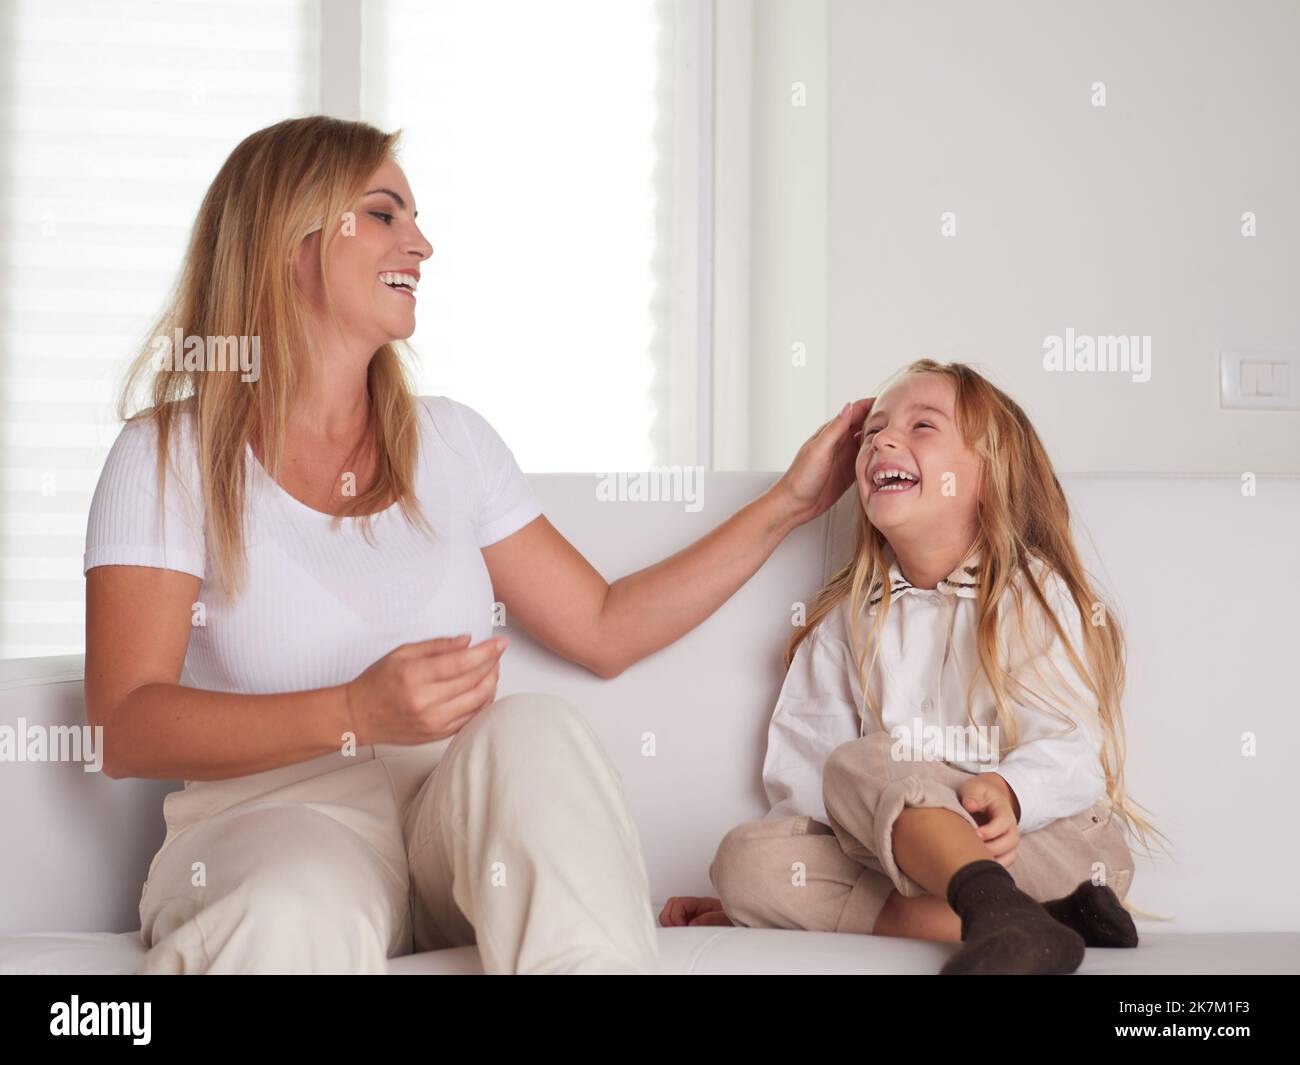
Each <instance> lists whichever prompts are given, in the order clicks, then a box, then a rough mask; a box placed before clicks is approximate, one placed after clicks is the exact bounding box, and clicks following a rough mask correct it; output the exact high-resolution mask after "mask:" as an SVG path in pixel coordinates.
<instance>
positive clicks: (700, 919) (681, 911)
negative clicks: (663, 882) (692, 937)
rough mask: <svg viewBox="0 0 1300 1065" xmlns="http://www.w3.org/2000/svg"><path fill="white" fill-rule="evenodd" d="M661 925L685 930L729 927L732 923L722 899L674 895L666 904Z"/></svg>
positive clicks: (660, 920) (661, 914)
mask: <svg viewBox="0 0 1300 1065" xmlns="http://www.w3.org/2000/svg"><path fill="white" fill-rule="evenodd" d="M659 923H660V924H661V925H663V927H665V928H683V927H685V926H686V925H715V924H722V925H729V924H731V923H732V921H731V918H730V917H728V916H727V914H726V911H724V910H723V908H722V900H721V899H710V898H696V897H695V896H693V895H674V896H673V897H672V898H671V899H669V900H668V901H667V903H665V904H664V908H663V912H662V913H660V914H659Z"/></svg>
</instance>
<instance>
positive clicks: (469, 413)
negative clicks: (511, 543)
mask: <svg viewBox="0 0 1300 1065" xmlns="http://www.w3.org/2000/svg"><path fill="white" fill-rule="evenodd" d="M451 406H452V409H453V410H454V411H455V412H456V415H457V416H458V417H459V419H460V422H461V425H462V426H463V427H464V429H465V433H466V435H467V436H468V437H469V442H470V447H471V449H472V451H473V453H474V459H475V462H476V464H477V467H478V474H479V485H478V514H477V519H476V525H477V528H478V545H479V547H487V546H489V545H490V544H494V543H496V542H497V541H498V540H504V539H505V538H506V537H507V536H509V535H510V534H511V533H514V532H518V531H519V530H520V529H522V528H523V527H524V526H525V525H527V524H528V523H529V522H530V521H532V520H533V519H534V518H536V517H538V516H539V515H540V514H541V513H542V507H541V504H540V503H539V502H538V501H537V496H536V494H535V493H534V492H533V488H532V485H530V484H529V483H528V478H527V477H525V476H524V472H523V470H521V469H520V468H519V463H517V462H516V461H515V456H514V453H513V452H512V451H511V450H510V448H508V447H507V446H506V442H505V441H504V440H502V439H501V437H500V435H499V434H498V433H497V431H496V430H495V429H493V428H492V426H491V425H489V424H488V421H487V419H486V418H484V417H483V415H481V414H479V413H478V411H476V410H474V409H473V408H472V407H468V406H466V405H465V404H464V403H457V402H456V401H454V400H452V401H451Z"/></svg>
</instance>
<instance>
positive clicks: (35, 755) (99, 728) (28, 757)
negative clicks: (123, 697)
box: [0, 717, 104, 773]
mask: <svg viewBox="0 0 1300 1065" xmlns="http://www.w3.org/2000/svg"><path fill="white" fill-rule="evenodd" d="M92 737H93V738H92ZM103 754H104V726H103V725H95V726H94V728H93V729H92V728H91V726H90V725H28V724H27V718H25V717H20V718H19V719H18V724H17V725H0V762H84V763H85V764H84V765H83V766H82V769H83V770H85V772H87V773H100V772H103V769H104V759H103Z"/></svg>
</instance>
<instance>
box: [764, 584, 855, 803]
mask: <svg viewBox="0 0 1300 1065" xmlns="http://www.w3.org/2000/svg"><path fill="white" fill-rule="evenodd" d="M841 607H842V604H841V605H840V606H839V607H837V608H836V610H835V611H832V613H831V614H829V615H828V616H827V617H825V618H823V619H822V621H821V622H820V623H819V624H818V625H817V626H816V627H815V628H814V629H813V630H812V632H810V633H809V634H808V635H807V636H806V637H804V639H803V640H802V642H800V644H799V647H798V649H797V650H796V651H795V655H794V660H793V661H792V662H791V663H790V669H789V671H788V672H787V673H786V676H785V683H784V684H783V685H782V686H781V693H780V695H779V696H777V701H776V709H775V711H774V712H773V714H772V722H771V725H770V726H769V728H768V738H767V754H766V756H765V757H764V760H763V790H764V791H765V792H766V794H767V798H768V802H770V803H771V807H772V808H771V810H770V811H769V812H768V814H767V817H766V818H765V820H775V819H777V818H781V817H795V816H800V815H807V816H810V817H812V818H813V819H814V820H816V821H821V822H822V823H823V824H825V823H826V806H825V803H824V801H823V799H822V770H823V769H824V768H825V765H826V760H827V759H828V758H829V757H830V756H831V753H832V752H833V751H834V750H835V749H836V748H837V747H839V746H841V745H843V744H845V743H849V742H851V741H852V740H856V739H857V738H858V736H859V735H860V731H861V720H862V719H861V712H862V711H861V707H862V690H861V685H860V684H859V683H858V672H857V665H856V663H855V662H854V661H853V655H852V654H851V653H850V651H849V647H848V644H847V643H846V642H845V640H844V639H843V638H842V636H840V635H839V626H838V625H837V624H836V622H837V621H838V618H839V615H838V611H839V610H840V609H841Z"/></svg>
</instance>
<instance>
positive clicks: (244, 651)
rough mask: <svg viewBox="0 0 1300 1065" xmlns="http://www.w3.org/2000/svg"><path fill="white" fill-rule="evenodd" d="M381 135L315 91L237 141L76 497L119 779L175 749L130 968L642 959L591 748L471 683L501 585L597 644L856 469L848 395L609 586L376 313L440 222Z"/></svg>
mask: <svg viewBox="0 0 1300 1065" xmlns="http://www.w3.org/2000/svg"><path fill="white" fill-rule="evenodd" d="M395 143H396V135H386V134H383V133H381V132H380V131H378V130H376V129H374V128H373V127H370V126H367V125H364V124H361V123H353V122H343V121H339V120H335V119H331V118H325V117H311V118H305V119H295V120H292V121H287V122H282V123H279V124H277V125H275V126H272V127H270V128H268V129H264V130H261V131H259V132H257V133H255V134H253V135H252V136H250V137H248V138H247V139H246V140H245V141H244V142H243V143H241V144H240V145H239V146H238V147H237V148H236V149H235V151H234V152H233V153H232V154H231V156H230V158H229V159H228V160H227V161H226V163H225V165H224V166H223V167H222V169H221V171H220V173H219V174H218V175H217V177H216V179H215V180H214V182H213V184H212V187H211V188H210V189H209V191H208V194H207V196H206V197H205V199H204V202H203V205H202V207H201V208H200V211H199V216H198V219H197V221H196V224H195V227H194V232H193V236H192V238H191V242H190V247H189V250H188V253H187V257H186V261H185V265H184V268H183V271H182V275H181V278H180V282H179V285H178V288H177V291H176V294H175V296H174V299H173V300H172V303H171V305H170V307H169V308H168V310H167V312H166V313H165V314H164V316H163V318H162V320H161V321H160V322H159V324H158V327H157V329H156V330H155V335H156V336H159V337H164V338H171V337H177V338H182V339H183V338H187V337H188V338H190V339H189V340H185V341H184V348H185V351H184V357H183V358H182V352H181V351H179V350H174V349H173V350H172V351H170V352H167V351H161V352H160V351H146V352H145V353H144V354H142V355H141V356H140V358H139V359H137V361H136V363H135V365H134V366H133V368H132V372H131V374H130V375H129V376H128V379H127V382H126V388H125V390H124V394H123V399H122V407H123V414H124V415H125V413H126V411H127V410H128V409H129V403H130V397H131V396H132V394H133V392H134V389H135V386H136V385H137V384H138V383H139V382H140V381H141V380H143V379H144V378H145V377H146V375H148V376H150V377H151V386H152V387H151V403H150V405H149V406H148V407H147V408H146V409H145V410H144V411H143V412H142V413H141V414H140V415H138V416H137V417H135V418H133V419H132V420H130V421H128V423H127V425H126V426H125V428H124V429H123V430H122V433H121V435H120V436H119V438H118V440H117V442H116V443H115V444H114V446H113V449H112V451H111V453H110V455H109V457H108V460H107V462H106V464H105V468H104V472H103V474H102V475H101V477H100V482H99V485H98V487H97V489H96V492H95V498H94V502H93V504H92V508H91V515H90V521H89V527H88V533H87V547H86V558H85V570H86V574H87V593H86V594H87V622H86V626H87V632H86V705H87V714H88V717H89V719H90V721H91V723H92V724H97V725H102V726H103V727H104V747H103V750H104V759H105V770H106V772H108V773H109V775H110V776H113V777H125V776H135V777H154V778H161V779H177V778H182V779H184V780H185V782H186V786H185V789H184V790H183V791H179V792H174V793H172V794H170V795H169V796H168V797H167V799H166V801H165V802H164V817H165V819H166V823H167V836H166V839H165V840H164V843H163V846H162V848H161V849H160V850H159V851H158V853H157V854H156V855H155V856H154V859H153V862H152V864H151V865H150V868H149V873H148V876H147V879H146V882H145V884H144V889H143V891H142V894H141V900H140V917H141V925H142V932H141V934H142V937H143V941H144V945H145V947H146V948H147V949H148V954H147V957H146V960H145V965H144V970H143V971H144V972H152V973H158V972H267V971H277V972H376V973H377V972H383V971H385V968H386V965H385V962H386V959H387V958H389V957H393V956H396V955H399V954H402V953H407V952H409V951H411V950H413V949H414V950H428V949H435V948H439V947H446V946H454V945H461V944H468V943H472V942H475V941H477V943H478V945H479V950H480V955H481V958H482V962H483V967H484V969H485V970H486V971H487V972H653V971H655V969H656V949H655V938H654V922H653V915H652V912H651V909H650V902H649V895H648V889H647V881H646V873H645V867H644V860H643V858H642V854H641V848H640V842H639V840H638V838H637V833H636V829H635V826H634V825H633V823H632V821H631V818H630V816H629V815H628V812H627V807H626V804H625V802H624V798H623V794H622V789H621V785H620V782H619V779H618V775H617V773H616V771H615V770H614V769H613V767H612V766H611V764H610V762H609V761H608V759H607V758H606V757H605V755H604V753H603V752H602V751H601V750H600V748H599V745H598V744H597V742H596V740H595V738H594V736H593V734H592V732H591V730H590V728H589V726H587V725H586V723H585V722H584V721H583V719H582V718H581V717H580V716H579V715H578V713H577V712H576V711H575V710H574V709H573V708H572V707H571V706H569V705H568V704H566V703H564V702H563V701H561V700H559V699H557V698H554V697H550V696H546V695H540V694H520V695H513V696H510V697H508V698H505V699H500V700H497V699H496V698H495V690H496V681H497V676H498V662H499V660H500V656H501V653H502V651H503V649H504V644H505V641H504V640H503V639H490V638H488V637H489V636H490V632H491V611H492V609H493V600H494V593H495V598H496V599H499V600H500V601H501V602H502V603H504V604H505V606H506V609H507V610H508V611H509V614H510V616H511V617H512V619H513V620H515V621H517V622H519V623H520V624H521V625H523V626H524V627H525V628H526V629H528V630H529V631H530V632H531V633H532V634H533V635H535V636H536V637H537V638H538V639H539V640H540V641H541V642H543V643H545V644H546V645H548V646H549V647H551V648H552V649H553V650H555V651H556V652H557V653H558V654H561V655H563V656H564V657H566V658H568V659H570V660H572V661H574V662H577V663H580V664H581V665H583V666H585V667H587V668H588V669H590V670H592V671H593V672H595V673H597V674H599V675H600V676H603V677H613V676H616V675H617V674H618V673H620V672H621V671H622V670H623V669H626V668H627V667H628V666H629V665H631V664H632V663H634V662H636V661H638V660H640V659H641V658H644V657H645V656H646V655H649V654H652V653H653V652H655V651H657V650H659V649H660V648H662V647H664V646H666V645H667V644H669V643H671V642H673V641H674V640H676V639H677V638H678V637H679V636H681V635H683V634H684V633H686V632H688V631H689V630H690V629H692V628H693V627H694V626H696V625H698V624H699V623H700V622H701V621H703V620H704V619H705V618H707V617H708V616H709V615H710V614H711V613H712V612H713V611H714V610H716V609H717V608H718V606H720V605H721V604H722V603H723V602H725V601H726V600H727V598H728V597H729V596H731V594H732V593H733V592H735V590H736V589H737V588H738V587H739V586H740V585H741V584H743V583H744V582H745V581H746V580H747V579H748V578H749V577H750V576H751V575H752V574H753V573H754V572H755V571H756V570H757V569H758V567H759V566H761V565H762V563H763V562H764V561H765V560H766V558H767V557H768V555H770V554H771V552H772V551H773V549H774V548H775V547H776V545H777V544H778V543H779V542H780V540H781V539H782V537H783V536H784V535H785V534H786V533H787V532H788V531H789V530H790V529H792V528H794V527H795V526H797V525H799V524H800V523H802V522H805V521H808V520H810V519H812V518H814V517H816V516H817V515H818V514H820V513H822V512H823V511H825V510H826V509H827V507H829V506H830V505H831V504H832V503H833V502H834V501H835V500H836V499H837V498H838V497H839V496H840V494H841V493H842V492H843V491H844V490H845V489H846V488H847V486H848V485H849V484H850V483H852V481H853V457H854V453H855V451H856V447H855V446H854V441H853V431H852V427H853V426H854V425H858V424H860V423H861V421H862V418H863V417H864V416H865V413H866V409H867V407H868V405H869V401H860V402H859V403H856V404H848V405H846V406H845V408H844V410H843V411H841V413H840V415H839V416H838V417H836V418H834V419H832V420H831V421H829V422H828V423H827V424H826V425H825V426H823V427H822V428H821V429H820V430H819V431H818V433H817V434H816V435H814V436H813V437H812V438H811V439H810V440H809V441H808V442H807V443H806V444H805V445H804V446H803V447H802V448H801V449H800V451H799V454H798V456H797V457H796V459H795V461H794V464H793V465H792V466H791V468H790V470H789V471H787V473H786V474H784V475H783V476H782V477H781V478H780V480H779V481H778V482H777V483H776V484H775V485H774V486H773V487H772V488H771V489H770V490H769V491H767V492H765V493H764V494H763V495H762V496H761V497H759V498H758V499H756V500H754V501H753V502H751V503H750V504H748V505H747V506H745V507H744V508H742V509H741V510H740V511H739V512H737V513H736V514H735V515H734V516H732V517H731V518H730V519H729V520H728V521H726V522H724V523H723V524H722V525H721V526H719V527H718V528H717V529H715V530H714V531H713V532H711V533H710V534H709V535H708V536H706V537H704V538H703V539H701V540H700V541H699V542H698V543H696V544H693V545H692V546H691V547H689V548H687V549H685V550H684V551H681V552H679V553H678V554H676V555H674V556H672V557H671V558H669V559H666V560H664V561H663V562H660V563H659V564H657V565H655V566H652V567H649V568H648V569H645V570H643V571H641V572H638V573H634V574H632V575H630V576H628V577H624V578H623V579H622V580H619V581H616V582H614V583H613V584H612V585H611V584H607V583H606V582H605V581H604V579H602V577H601V576H600V575H599V574H598V573H597V572H596V571H595V570H594V569H593V568H592V567H591V566H590V565H589V564H588V563H587V562H586V560H585V559H584V558H583V557H582V556H581V555H580V554H579V553H578V552H577V551H576V550H575V549H574V548H573V547H572V546H571V545H570V544H569V543H568V542H567V541H566V540H565V539H564V538H563V537H562V536H561V535H560V534H559V533H558V532H557V531H556V530H555V529H554V528H553V527H552V526H551V525H550V523H549V522H547V520H546V518H545V517H544V516H542V515H541V512H540V508H539V507H538V505H537V502H536V500H535V499H534V497H533V495H532V492H531V491H530V489H529V486H528V484H527V482H526V480H525V479H524V478H523V476H522V474H521V473H520V471H519V468H518V466H517V465H516V463H515V461H514V458H513V456H512V455H511V453H510V451H509V449H508V448H507V447H506V445H505V444H504V443H503V441H502V440H501V438H500V437H499V436H497V434H496V433H495V432H494V431H493V430H492V428H491V427H490V426H489V425H488V423H487V422H486V421H485V420H484V419H483V418H482V417H480V416H479V415H478V414H477V413H475V412H474V411H473V410H471V409H470V408H468V407H466V406H464V405H463V404H458V403H455V402H453V401H451V400H448V399H446V398H444V397H422V398H416V397H413V396H412V395H411V393H410V390H409V388H408V386H407V383H406V381H405V379H404V376H403V372H402V368H401V364H400V362H399V358H398V354H397V350H396V348H395V347H394V343H395V342H396V341H399V340H400V339H402V338H405V337H409V336H410V334H411V333H412V332H413V330H414V328H415V290H416V288H417V286H418V279H419V264H420V262H421V261H423V260H424V259H426V258H428V257H429V256H430V255H431V254H432V250H433V249H432V248H431V247H430V245H429V243H428V242H427V241H426V240H425V239H424V236H423V235H422V234H421V232H420V229H419V227H418V226H417V224H416V211H415V199H414V197H413V195H412V194H411V191H410V188H409V187H408V185H407V182H406V178H405V176H404V175H403V173H402V171H401V169H400V168H399V167H398V166H397V164H396V162H395V161H394V159H393V150H394V146H395ZM222 337H232V338H244V339H245V341H246V350H251V351H252V352H253V353H254V354H256V355H257V358H256V359H255V360H254V364H252V365H250V364H249V363H245V364H244V366H243V368H242V370H243V372H232V371H231V370H222V369H220V368H219V360H214V359H212V357H211V356H212V354H213V353H212V352H211V351H207V352H204V351H203V350H202V347H203V343H204V341H205V338H206V340H207V341H212V340H213V339H214V338H222ZM254 338H255V343H247V342H249V341H252V340H253V339H254ZM176 346H177V347H180V345H176ZM158 354H164V355H167V354H170V355H171V356H172V358H171V359H170V360H168V359H164V360H162V362H161V364H160V365H155V364H154V362H155V356H156V355H158ZM204 355H206V356H207V357H206V358H204V357H199V356H204ZM182 671H184V676H182ZM182 679H184V681H185V683H184V684H182V683H180V681H181V680H182Z"/></svg>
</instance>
